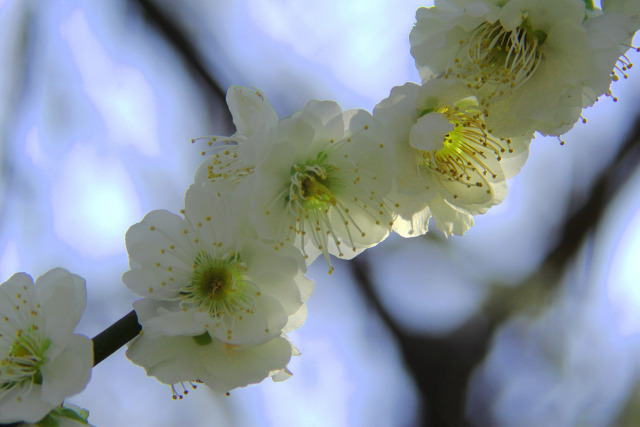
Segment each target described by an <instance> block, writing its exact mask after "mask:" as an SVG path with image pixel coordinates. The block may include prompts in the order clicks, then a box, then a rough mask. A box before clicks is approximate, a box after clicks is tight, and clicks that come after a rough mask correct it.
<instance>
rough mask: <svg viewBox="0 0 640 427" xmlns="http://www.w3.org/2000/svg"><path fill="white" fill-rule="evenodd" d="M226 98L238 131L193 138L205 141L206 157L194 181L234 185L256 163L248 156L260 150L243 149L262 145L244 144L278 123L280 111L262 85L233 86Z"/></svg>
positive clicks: (249, 172)
mask: <svg viewBox="0 0 640 427" xmlns="http://www.w3.org/2000/svg"><path fill="white" fill-rule="evenodd" d="M226 100H227V105H228V107H229V111H230V112H231V116H232V118H233V123H234V124H235V126H236V133H234V134H233V135H231V136H212V137H209V138H199V139H194V140H193V141H192V142H202V141H204V142H205V143H206V147H205V148H204V149H203V150H202V151H201V154H202V155H203V156H205V159H204V160H203V162H202V163H201V164H200V166H199V167H198V169H197V170H196V173H195V182H197V183H204V182H216V183H224V184H225V185H227V188H233V186H234V185H235V184H237V183H238V182H239V181H241V180H242V178H243V177H245V176H247V175H249V174H251V173H252V172H253V168H254V166H255V165H254V164H252V163H250V162H247V160H248V159H250V158H251V159H255V158H259V156H260V154H259V153H255V154H252V153H244V151H247V150H248V151H253V150H259V149H260V146H259V145H256V144H252V143H249V144H245V143H244V141H246V140H247V139H249V138H251V136H252V135H254V134H256V133H260V132H262V131H268V130H269V129H271V128H274V127H276V126H277V125H278V114H277V113H276V111H275V110H274V109H273V107H272V106H271V104H270V103H269V101H268V100H267V98H266V97H265V95H264V93H262V91H260V90H259V89H255V88H253V89H250V88H246V87H243V86H231V87H229V89H228V90H227V97H226ZM229 184H230V185H231V186H229Z"/></svg>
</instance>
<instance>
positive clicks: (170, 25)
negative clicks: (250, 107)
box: [137, 0, 229, 114]
mask: <svg viewBox="0 0 640 427" xmlns="http://www.w3.org/2000/svg"><path fill="white" fill-rule="evenodd" d="M137 3H138V5H139V6H140V9H141V11H142V14H143V16H144V17H145V18H146V19H147V21H148V22H150V23H151V24H152V25H153V26H154V27H155V28H156V29H157V30H158V32H159V33H160V34H161V35H162V36H163V37H164V39H165V40H167V42H169V44H170V45H171V46H172V47H173V48H174V50H175V51H176V52H177V53H178V55H180V56H181V57H182V59H183V60H184V61H185V63H186V64H187V65H188V68H189V69H190V70H193V71H194V72H195V73H196V74H197V75H198V77H200V78H201V79H202V80H203V81H204V83H205V86H206V87H207V88H208V89H209V90H211V91H212V92H213V93H214V94H215V95H216V96H217V97H218V98H220V99H222V100H224V99H225V90H224V89H223V88H222V87H221V86H220V84H218V82H217V81H216V80H215V79H214V78H213V77H212V76H211V74H210V73H209V71H208V70H207V68H206V67H205V65H204V63H205V62H204V61H203V59H202V57H201V55H200V54H199V53H198V50H197V49H196V48H195V47H194V45H193V43H192V42H191V41H190V40H189V39H188V38H187V37H186V36H185V34H184V32H183V31H182V30H181V29H180V28H179V26H178V25H176V23H175V21H174V20H173V19H172V18H171V17H170V16H169V15H168V14H167V13H166V12H164V11H163V10H162V9H161V8H160V7H158V6H156V5H155V4H154V3H153V1H150V0H137ZM177 7H180V6H177ZM223 110H224V111H227V110H226V109H223ZM227 114H229V113H228V112H227Z"/></svg>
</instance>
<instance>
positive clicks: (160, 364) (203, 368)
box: [127, 311, 294, 398]
mask: <svg viewBox="0 0 640 427" xmlns="http://www.w3.org/2000/svg"><path fill="white" fill-rule="evenodd" d="M138 313H139V315H141V318H142V319H143V320H145V312H144V311H138ZM292 351H294V350H293V348H292V346H291V344H290V343H289V341H288V340H287V339H286V338H284V337H275V338H272V339H270V340H268V341H266V342H264V343H262V344H259V345H252V346H249V345H234V344H228V343H224V342H222V341H218V340H215V339H214V340H211V342H208V341H200V340H195V339H192V337H188V336H157V337H151V336H149V335H147V334H144V333H143V334H142V335H140V336H139V337H138V338H136V339H135V340H134V341H133V342H132V344H131V345H130V346H129V349H128V350H127V357H128V358H129V359H130V360H131V361H132V362H133V363H135V364H137V365H140V366H143V367H144V369H145V370H146V372H147V375H150V376H154V377H156V378H157V379H158V380H159V381H160V382H162V383H164V384H170V385H172V389H173V396H174V398H178V397H179V398H182V395H183V394H186V393H188V391H189V389H188V388H189V387H191V388H196V386H197V384H198V383H204V384H206V385H207V386H209V387H210V388H211V389H213V390H215V391H218V392H222V393H225V392H228V391H229V390H232V389H234V388H237V387H244V386H247V385H249V384H255V383H259V382H260V381H262V380H263V379H265V378H266V377H268V376H272V377H273V378H274V380H276V375H278V374H279V373H280V372H281V371H283V370H284V369H285V367H286V365H287V364H288V363H289V360H290V359H291V355H292ZM185 383H187V384H188V386H187V387H185V385H184V384H185ZM175 384H180V386H178V387H182V389H180V388H177V387H176V386H175Z"/></svg>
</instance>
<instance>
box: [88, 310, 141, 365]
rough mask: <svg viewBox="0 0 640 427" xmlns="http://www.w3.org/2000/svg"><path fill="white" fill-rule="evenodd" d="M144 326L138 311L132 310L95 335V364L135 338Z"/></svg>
mask: <svg viewBox="0 0 640 427" xmlns="http://www.w3.org/2000/svg"><path fill="white" fill-rule="evenodd" d="M141 330H142V327H141V326H140V324H139V323H138V316H136V312H135V311H134V310H131V311H130V312H129V313H128V314H127V315H126V316H124V317H123V318H122V319H120V320H118V321H117V322H116V323H114V324H113V325H111V326H109V327H108V328H107V329H105V330H104V331H102V332H100V333H99V334H98V335H96V336H95V337H93V366H96V365H97V364H98V363H100V362H102V361H103V360H104V359H106V358H107V357H109V356H111V355H112V354H113V353H114V352H115V351H116V350H118V349H119V348H120V347H122V346H123V345H125V344H126V343H128V342H129V341H131V340H132V339H134V338H135V337H136V336H138V334H139V333H140V331H141Z"/></svg>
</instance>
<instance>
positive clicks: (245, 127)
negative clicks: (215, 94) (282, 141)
mask: <svg viewBox="0 0 640 427" xmlns="http://www.w3.org/2000/svg"><path fill="white" fill-rule="evenodd" d="M227 105H228V106H229V111H231V116H232V117H233V124H234V125H236V131H237V133H238V134H241V135H243V136H250V135H252V134H254V133H256V132H259V131H261V130H263V129H265V128H270V127H274V126H276V125H277V124H278V114H277V113H276V111H275V110H274V109H273V107H272V106H271V104H270V103H269V101H268V100H267V98H266V97H265V96H264V93H262V91H260V90H259V89H255V88H254V89H249V88H246V87H243V86H231V87H229V89H228V90H227Z"/></svg>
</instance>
